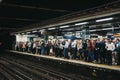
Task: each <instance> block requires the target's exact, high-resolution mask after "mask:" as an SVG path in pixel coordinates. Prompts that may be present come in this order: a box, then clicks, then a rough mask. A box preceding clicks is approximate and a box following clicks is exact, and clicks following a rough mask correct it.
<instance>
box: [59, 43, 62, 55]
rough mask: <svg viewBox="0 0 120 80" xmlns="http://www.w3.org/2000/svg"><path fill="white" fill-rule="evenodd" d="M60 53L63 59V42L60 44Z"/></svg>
mask: <svg viewBox="0 0 120 80" xmlns="http://www.w3.org/2000/svg"><path fill="white" fill-rule="evenodd" d="M59 50H60V51H59V53H60V57H63V45H62V42H59Z"/></svg>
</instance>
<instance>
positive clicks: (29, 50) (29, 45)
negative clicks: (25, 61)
mask: <svg viewBox="0 0 120 80" xmlns="http://www.w3.org/2000/svg"><path fill="white" fill-rule="evenodd" d="M30 48H31V42H28V52H31V49H30Z"/></svg>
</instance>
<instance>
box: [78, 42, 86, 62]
mask: <svg viewBox="0 0 120 80" xmlns="http://www.w3.org/2000/svg"><path fill="white" fill-rule="evenodd" d="M82 47H83V44H82V40H79V41H78V42H77V50H78V53H79V59H81V60H82V59H83V58H84V56H83V49H82Z"/></svg>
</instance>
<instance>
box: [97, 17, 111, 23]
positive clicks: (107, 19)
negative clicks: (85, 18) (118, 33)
mask: <svg viewBox="0 0 120 80" xmlns="http://www.w3.org/2000/svg"><path fill="white" fill-rule="evenodd" d="M112 19H113V18H104V19H99V20H96V22H102V21H109V20H112Z"/></svg>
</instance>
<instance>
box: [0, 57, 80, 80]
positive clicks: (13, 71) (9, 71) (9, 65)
mask: <svg viewBox="0 0 120 80" xmlns="http://www.w3.org/2000/svg"><path fill="white" fill-rule="evenodd" d="M0 60H1V61H0V64H1V65H2V66H1V68H2V70H4V71H2V72H6V74H4V75H9V76H7V78H8V80H80V78H79V79H78V78H75V77H73V76H72V75H69V74H65V73H62V72H58V71H54V70H51V68H46V67H45V66H43V65H36V64H34V63H32V62H29V61H25V60H23V59H21V60H20V59H19V60H17V59H14V58H10V57H7V56H6V57H1V58H0ZM35 65H36V66H35Z"/></svg>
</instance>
